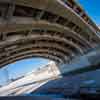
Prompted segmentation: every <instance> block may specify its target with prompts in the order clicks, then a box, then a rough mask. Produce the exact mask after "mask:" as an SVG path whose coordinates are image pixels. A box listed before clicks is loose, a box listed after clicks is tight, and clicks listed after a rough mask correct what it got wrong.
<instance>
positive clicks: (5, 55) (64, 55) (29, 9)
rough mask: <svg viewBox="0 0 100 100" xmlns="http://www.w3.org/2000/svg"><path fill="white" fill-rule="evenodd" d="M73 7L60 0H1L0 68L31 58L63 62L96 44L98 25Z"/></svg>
mask: <svg viewBox="0 0 100 100" xmlns="http://www.w3.org/2000/svg"><path fill="white" fill-rule="evenodd" d="M68 3H72V2H71V1H70V0H68ZM72 4H73V3H72ZM73 6H74V7H71V6H70V5H68V4H67V3H65V2H64V1H63V0H30V1H27V0H3V1H2V0H1V1H0V67H3V66H5V65H7V64H10V63H13V62H15V61H18V60H21V59H26V58H30V57H43V58H48V59H51V60H53V61H55V62H56V63H60V64H63V63H67V62H69V61H71V60H72V59H74V58H75V57H76V56H79V55H83V54H85V53H86V51H87V50H89V49H91V48H94V47H95V46H97V45H98V44H99V42H100V40H99V38H98V36H97V35H96V32H97V31H98V29H97V27H96V26H95V25H94V24H93V25H92V24H90V22H91V21H90V19H89V18H88V19H85V18H84V16H83V15H84V14H85V13H84V12H83V11H82V12H81V14H80V13H79V14H78V13H77V12H75V7H78V6H77V5H76V4H73ZM82 14H83V15H82ZM85 17H87V16H86V15H85Z"/></svg>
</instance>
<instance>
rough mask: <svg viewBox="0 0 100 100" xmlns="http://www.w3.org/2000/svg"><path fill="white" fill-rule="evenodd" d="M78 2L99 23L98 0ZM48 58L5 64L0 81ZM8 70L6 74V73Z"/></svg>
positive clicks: (44, 61)
mask: <svg viewBox="0 0 100 100" xmlns="http://www.w3.org/2000/svg"><path fill="white" fill-rule="evenodd" d="M76 1H77V2H79V3H80V5H81V6H82V7H83V9H84V10H85V11H86V13H87V14H88V15H89V16H90V17H91V19H92V20H93V21H94V22H95V23H96V24H97V25H100V0H76ZM48 62H49V60H46V59H41V58H32V59H27V60H21V61H18V62H16V63H13V64H10V65H8V66H6V67H5V68H6V70H4V68H3V69H1V71H0V76H2V78H1V79H0V82H1V83H2V81H5V80H6V77H7V75H9V78H17V77H19V76H22V75H24V74H26V73H28V72H31V71H32V70H33V69H34V68H39V67H40V66H43V65H46V64H47V63H48ZM7 72H8V74H7Z"/></svg>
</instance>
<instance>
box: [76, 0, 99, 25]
mask: <svg viewBox="0 0 100 100" xmlns="http://www.w3.org/2000/svg"><path fill="white" fill-rule="evenodd" d="M76 1H78V2H79V3H80V5H81V6H82V7H83V9H84V10H85V12H86V13H87V14H88V15H89V16H90V17H91V19H92V20H93V21H94V22H95V23H96V24H97V25H99V26H100V0H76Z"/></svg>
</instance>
